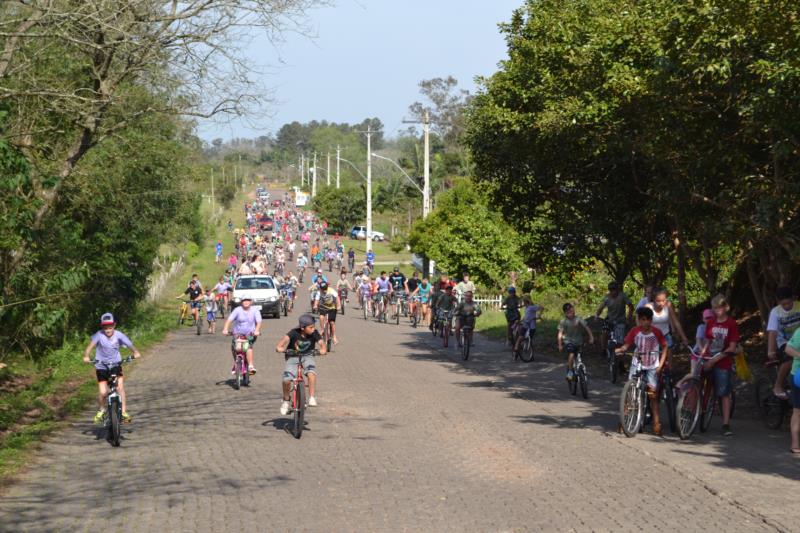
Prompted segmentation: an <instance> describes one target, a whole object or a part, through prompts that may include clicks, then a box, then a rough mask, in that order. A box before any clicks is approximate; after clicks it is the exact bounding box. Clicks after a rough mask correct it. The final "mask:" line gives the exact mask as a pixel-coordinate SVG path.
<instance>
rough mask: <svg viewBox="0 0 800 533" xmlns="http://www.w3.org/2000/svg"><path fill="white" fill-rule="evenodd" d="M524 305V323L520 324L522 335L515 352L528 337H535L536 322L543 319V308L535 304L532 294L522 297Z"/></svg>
mask: <svg viewBox="0 0 800 533" xmlns="http://www.w3.org/2000/svg"><path fill="white" fill-rule="evenodd" d="M522 305H523V307H524V308H525V311H524V314H523V315H522V322H521V324H520V326H521V328H522V329H521V330H520V335H518V336H517V342H516V344H515V345H514V351H517V350H519V345H520V344H521V343H522V340H523V339H524V338H525V337H526V336H530V337H533V334H534V333H536V322H537V321H538V320H539V319H540V318H541V317H540V313H541V311H542V308H541V307H540V306H538V305H536V304H534V303H533V300H531V295H530V294H525V295H523V296H522Z"/></svg>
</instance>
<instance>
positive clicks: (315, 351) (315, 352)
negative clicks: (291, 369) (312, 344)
mask: <svg viewBox="0 0 800 533" xmlns="http://www.w3.org/2000/svg"><path fill="white" fill-rule="evenodd" d="M283 353H284V354H285V355H289V356H296V355H320V351H319V350H318V349H317V348H314V349H313V350H309V351H307V352H298V351H297V350H289V349H287V350H284V351H283Z"/></svg>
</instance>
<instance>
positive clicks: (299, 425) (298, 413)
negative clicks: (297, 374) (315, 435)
mask: <svg viewBox="0 0 800 533" xmlns="http://www.w3.org/2000/svg"><path fill="white" fill-rule="evenodd" d="M293 399H294V405H293V406H292V407H293V408H294V410H293V412H292V424H293V425H292V435H294V438H296V439H299V438H300V437H301V436H302V435H303V422H304V419H305V413H306V385H305V383H303V382H300V386H299V387H297V386H295V389H294V395H293Z"/></svg>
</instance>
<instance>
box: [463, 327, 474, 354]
mask: <svg viewBox="0 0 800 533" xmlns="http://www.w3.org/2000/svg"><path fill="white" fill-rule="evenodd" d="M470 344H472V331H470V330H466V331H464V330H463V329H462V330H461V357H462V358H463V359H464V361H466V360H468V359H469V345H470Z"/></svg>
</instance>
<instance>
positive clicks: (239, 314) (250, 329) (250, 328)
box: [222, 295, 261, 374]
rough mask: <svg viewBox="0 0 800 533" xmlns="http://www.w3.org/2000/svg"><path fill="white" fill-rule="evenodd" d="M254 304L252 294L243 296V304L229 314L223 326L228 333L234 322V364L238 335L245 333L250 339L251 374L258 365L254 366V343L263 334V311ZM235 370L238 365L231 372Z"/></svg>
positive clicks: (248, 355)
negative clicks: (255, 307)
mask: <svg viewBox="0 0 800 533" xmlns="http://www.w3.org/2000/svg"><path fill="white" fill-rule="evenodd" d="M252 304H253V297H252V296H249V295H245V296H244V297H242V304H241V305H240V306H239V307H237V308H236V309H234V310H233V311H231V314H230V315H228V320H226V321H225V325H224V326H223V327H222V334H223V335H227V334H228V331H231V329H230V327H231V324H233V330H232V331H231V334H232V335H233V339H231V355H232V356H233V358H234V364H235V362H236V352H235V351H234V348H235V346H236V336H237V335H244V336H246V337H247V339H248V340H249V341H250V348H249V349H248V350H247V370H248V371H249V372H250V374H255V373H256V367H255V366H253V345H254V344H255V343H256V340H257V338H258V336H259V335H261V312H260V311H256V310H255V309H253V307H252ZM235 372H236V367H235V366H234V368H232V369H231V374H233V373H235Z"/></svg>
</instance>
